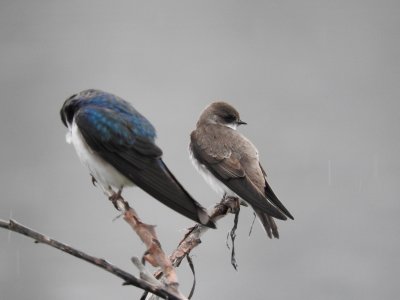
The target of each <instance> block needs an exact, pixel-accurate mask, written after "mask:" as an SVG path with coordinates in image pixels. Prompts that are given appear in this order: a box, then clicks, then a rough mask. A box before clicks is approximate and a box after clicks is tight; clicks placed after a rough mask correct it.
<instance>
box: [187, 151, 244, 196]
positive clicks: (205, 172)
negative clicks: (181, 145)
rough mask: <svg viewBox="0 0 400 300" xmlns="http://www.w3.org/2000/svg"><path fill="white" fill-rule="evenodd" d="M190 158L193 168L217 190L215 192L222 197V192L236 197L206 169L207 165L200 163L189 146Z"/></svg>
mask: <svg viewBox="0 0 400 300" xmlns="http://www.w3.org/2000/svg"><path fill="white" fill-rule="evenodd" d="M189 155H190V160H191V161H192V164H193V166H194V168H195V169H196V170H197V171H198V172H199V173H200V175H201V176H202V177H203V178H204V180H205V181H206V182H207V183H208V185H209V186H211V188H212V189H213V190H214V191H216V192H217V194H218V195H219V196H220V197H221V198H222V197H223V195H224V194H226V195H227V196H233V197H238V196H237V195H236V194H235V193H234V192H233V191H232V190H231V189H229V188H228V187H227V186H226V185H225V184H223V183H222V182H221V181H219V180H218V179H217V178H215V176H214V175H213V174H212V173H211V172H210V171H209V170H208V169H207V167H206V166H205V165H203V164H201V163H200V162H199V161H198V160H197V159H196V158H195V157H194V155H193V152H192V149H190V148H189Z"/></svg>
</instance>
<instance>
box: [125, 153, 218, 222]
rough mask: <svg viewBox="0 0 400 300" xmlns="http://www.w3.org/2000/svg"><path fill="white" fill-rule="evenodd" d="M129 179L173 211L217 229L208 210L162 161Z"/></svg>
mask: <svg viewBox="0 0 400 300" xmlns="http://www.w3.org/2000/svg"><path fill="white" fill-rule="evenodd" d="M127 177H128V178H129V179H131V180H132V181H133V182H134V183H135V184H136V185H137V186H139V187H140V188H142V189H143V190H145V191H146V192H147V193H149V194H150V195H152V196H153V197H154V198H156V199H157V200H159V201H160V202H162V203H164V204H165V205H167V206H168V207H170V208H172V209H173V210H175V211H177V212H179V213H181V214H182V215H184V216H186V217H188V218H189V219H192V220H193V221H195V222H197V223H200V224H202V225H205V226H207V227H210V228H216V226H215V224H214V223H213V222H212V221H211V220H210V217H209V215H208V214H207V210H206V209H205V208H203V206H201V205H200V203H198V202H197V201H196V200H194V199H193V198H192V197H191V196H190V195H189V193H188V192H187V191H186V190H185V189H184V188H183V186H182V185H181V184H180V183H179V181H178V180H177V179H176V178H175V176H174V175H173V174H172V173H171V172H170V171H169V170H168V168H167V166H166V165H165V164H164V162H163V161H162V160H159V161H156V162H153V163H152V164H151V165H150V164H149V165H147V167H146V168H145V169H143V170H140V176H138V175H137V174H135V173H129V174H127Z"/></svg>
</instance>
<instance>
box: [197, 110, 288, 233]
mask: <svg viewBox="0 0 400 300" xmlns="http://www.w3.org/2000/svg"><path fill="white" fill-rule="evenodd" d="M244 124H246V122H243V121H242V120H241V119H240V116H239V113H238V111H237V110H236V109H235V108H233V107H232V106H231V105H229V104H228V103H225V102H215V103H212V104H210V105H209V106H207V107H206V108H205V109H204V111H203V112H202V114H201V115H200V118H199V120H198V122H197V126H196V130H194V131H193V132H192V133H191V135H190V138H191V142H190V156H191V159H192V162H193V164H194V166H195V167H196V169H197V170H198V171H199V172H200V174H201V175H203V177H204V179H205V180H206V181H207V183H208V184H210V185H211V186H212V187H213V188H214V189H215V190H216V191H217V192H218V193H220V194H221V195H224V196H233V197H239V198H240V199H242V200H244V201H245V202H247V203H248V204H250V205H251V206H252V207H253V209H254V211H255V213H256V214H257V216H258V218H259V219H260V221H261V223H262V225H263V227H264V229H265V231H266V232H267V234H268V236H269V237H270V238H272V236H274V237H276V238H279V233H278V227H277V226H276V223H275V221H274V219H273V218H277V219H280V220H286V219H287V218H290V219H293V216H292V215H291V214H290V212H289V211H288V210H287V209H286V208H285V206H283V204H282V203H281V202H280V201H279V199H278V197H277V196H276V195H275V193H274V192H273V191H272V189H271V187H270V186H269V184H268V182H267V175H266V173H265V171H264V169H263V167H262V166H261V164H260V161H259V156H258V150H257V148H256V147H255V146H254V145H253V143H252V142H250V141H249V140H248V139H247V138H246V137H244V136H243V135H242V134H240V133H239V132H238V131H236V128H237V127H238V126H239V125H244Z"/></svg>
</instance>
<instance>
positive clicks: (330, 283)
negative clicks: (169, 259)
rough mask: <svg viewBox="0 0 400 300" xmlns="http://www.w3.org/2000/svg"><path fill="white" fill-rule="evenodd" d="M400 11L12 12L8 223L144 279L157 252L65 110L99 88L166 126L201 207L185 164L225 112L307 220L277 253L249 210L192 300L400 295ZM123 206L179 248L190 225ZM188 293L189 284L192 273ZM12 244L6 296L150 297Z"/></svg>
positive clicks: (170, 159) (131, 8) (156, 4)
mask: <svg viewBox="0 0 400 300" xmlns="http://www.w3.org/2000/svg"><path fill="white" fill-rule="evenodd" d="M399 16H400V2H399V1H351V0H350V1H321V0H318V1H317V0H316V1H215V0H214V1H132V0H129V1H94V0H93V1H77V0H72V1H19V0H9V1H7V0H3V1H1V3H0V67H1V68H0V87H1V89H0V97H1V109H0V140H1V146H0V154H1V155H0V166H1V167H0V182H1V201H0V218H9V217H10V216H11V217H12V218H15V219H16V220H18V221H19V222H22V223H23V224H26V225H27V226H29V227H32V228H34V229H36V230H38V231H40V232H43V233H45V234H48V235H49V236H51V237H53V238H56V239H58V240H60V241H63V242H65V243H67V244H70V245H72V246H75V247H77V248H79V249H81V250H84V251H86V252H88V253H90V254H92V255H96V256H99V257H103V258H106V259H107V260H109V261H110V262H112V263H115V264H116V265H118V266H120V267H121V268H123V269H125V270H127V271H130V272H133V273H135V274H137V272H136V270H135V268H134V266H133V265H132V264H131V263H130V257H131V256H133V255H137V256H140V255H142V253H143V251H144V250H145V249H144V247H143V245H142V244H141V242H140V241H139V240H138V238H137V237H136V236H135V235H134V234H133V233H132V232H131V230H130V229H129V227H128V226H127V225H126V224H125V223H124V222H123V221H122V220H118V221H115V222H112V219H113V218H114V217H115V216H116V211H115V210H114V209H113V207H112V206H111V205H110V203H109V202H108V200H107V199H106V198H105V197H104V196H103V195H102V193H101V191H100V190H99V189H97V188H94V187H93V186H92V184H91V182H90V177H89V175H88V172H87V170H86V169H85V168H84V167H83V166H82V165H81V164H80V163H79V161H78V158H77V155H76V154H75V151H74V149H73V147H72V146H71V145H67V144H66V143H65V132H66V129H65V128H64V127H63V125H62V123H61V121H60V118H59V109H60V108H61V105H62V103H63V101H64V100H65V99H66V98H67V97H69V96H70V95H72V94H74V93H76V92H79V91H81V90H83V89H87V88H99V89H103V90H106V91H109V92H112V93H115V94H117V95H119V96H121V97H123V98H124V99H126V100H128V101H130V102H131V103H132V104H133V105H134V106H135V107H136V108H137V109H138V110H139V111H140V112H141V113H142V114H144V115H145V116H147V117H148V119H149V120H150V121H151V122H152V123H153V124H154V125H155V127H156V128H158V134H159V139H158V145H159V146H160V147H161V148H162V149H163V150H164V153H165V155H164V158H165V162H166V163H167V165H168V166H169V167H170V169H171V170H172V171H173V172H174V173H175V175H176V176H177V178H178V179H179V180H180V181H181V182H182V184H183V185H184V186H185V187H186V188H187V189H188V190H189V191H190V193H191V194H192V195H193V196H194V197H195V198H196V199H198V201H199V202H201V203H202V204H203V205H204V206H210V205H212V204H213V203H215V202H216V201H218V200H219V199H217V196H216V194H214V192H213V191H212V190H211V189H210V188H209V187H208V186H207V185H206V183H205V182H204V181H203V179H202V178H201V177H200V175H198V174H197V173H196V171H195V170H194V168H193V167H192V166H191V164H190V161H189V159H188V150H187V149H188V142H189V134H190V132H191V130H192V129H193V128H194V126H195V123H196V120H197V118H198V116H199V114H200V112H201V110H202V109H203V108H204V107H205V106H206V105H207V104H208V103H210V102H211V101H214V100H220V99H223V100H226V101H228V102H229V103H231V104H232V105H234V106H235V107H236V108H237V109H238V110H239V111H240V112H241V117H242V119H243V120H244V121H247V122H248V126H246V127H243V128H240V130H241V132H243V133H244V134H245V135H246V136H247V137H249V138H250V139H251V140H252V141H253V142H254V143H255V144H256V145H257V146H258V148H259V151H260V156H261V160H262V163H263V164H264V166H265V168H266V170H267V172H268V175H269V178H270V184H271V186H272V187H273V189H274V190H275V192H276V194H277V195H278V196H279V198H280V199H281V201H282V202H283V203H284V204H285V205H286V206H287V208H288V209H289V210H290V211H291V212H292V214H293V215H294V216H295V221H287V222H281V221H279V228H280V233H281V239H280V240H269V239H268V238H266V235H265V234H264V232H263V231H262V228H261V226H260V225H259V224H258V223H255V228H254V230H253V234H252V236H251V237H250V238H249V237H248V230H249V228H250V224H251V221H252V212H251V210H250V209H244V210H243V211H242V213H241V215H240V220H239V231H238V237H237V244H236V246H237V249H236V250H237V260H238V264H239V271H238V272H236V271H235V270H234V269H233V268H232V267H231V265H230V252H229V250H228V249H227V248H226V245H225V240H226V234H227V232H228V230H229V229H230V228H231V226H232V222H233V216H229V217H228V218H225V219H224V220H223V221H222V222H221V223H220V224H218V225H219V228H218V230H216V231H212V232H209V233H208V234H207V235H206V236H205V237H204V238H203V243H202V245H201V246H200V247H199V248H198V249H196V250H195V251H194V252H193V254H194V262H195V266H196V271H197V289H196V293H195V297H194V299H274V300H283V299H363V300H368V299H394V298H396V297H397V296H398V294H399V292H400V289H399V284H398V280H399V277H400V268H399V266H400V259H399V253H400V240H399V237H400V234H399V228H400V219H399V213H400V205H399V191H398V188H399V180H400V158H399V153H400V136H399V128H400V111H399V110H400V101H399V100H400V99H399V98H400V97H399V96H400V84H399V80H400V18H399ZM126 192H127V193H125V195H126V198H127V199H129V201H130V203H131V204H133V205H134V207H135V208H136V209H137V210H138V212H139V213H140V215H141V216H142V218H143V219H144V220H145V221H147V222H148V223H151V224H157V225H158V227H157V229H158V233H159V237H160V240H161V242H162V244H163V247H164V249H165V250H166V252H168V253H170V252H171V251H172V250H173V249H174V247H175V246H176V245H177V243H178V241H179V240H180V239H181V237H182V236H183V229H184V228H185V227H187V226H188V225H189V224H191V222H190V221H189V220H187V219H185V218H184V217H182V216H180V215H178V214H177V213H175V212H173V211H172V210H170V209H168V208H166V207H165V206H163V205H162V204H160V203H159V202H158V201H156V200H154V199H152V198H151V197H149V196H148V195H146V194H145V193H144V192H142V191H141V190H139V189H130V190H128V191H126ZM178 275H179V277H180V281H181V289H182V291H183V292H185V293H188V291H189V290H190V287H191V280H192V277H191V275H190V270H189V269H188V267H187V265H186V264H185V263H184V264H183V265H182V267H180V268H179V270H178ZM121 283H122V282H121V280H119V279H118V278H116V277H114V276H112V275H110V274H108V273H106V272H104V271H102V270H100V269H97V268H96V267H94V266H92V265H89V264H88V263H86V262H83V261H81V260H78V259H76V258H74V257H71V256H69V255H66V254H64V253H61V252H60V251H58V250H55V249H53V248H50V247H47V246H44V245H35V244H34V243H33V242H32V240H30V239H27V238H25V237H23V236H20V235H17V234H10V233H9V232H7V231H4V230H1V231H0V300H17V299H18V300H24V299H42V300H47V299H59V300H64V299H97V300H103V299H120V300H122V299H138V298H139V295H140V294H141V291H140V290H138V289H136V288H134V287H122V286H121Z"/></svg>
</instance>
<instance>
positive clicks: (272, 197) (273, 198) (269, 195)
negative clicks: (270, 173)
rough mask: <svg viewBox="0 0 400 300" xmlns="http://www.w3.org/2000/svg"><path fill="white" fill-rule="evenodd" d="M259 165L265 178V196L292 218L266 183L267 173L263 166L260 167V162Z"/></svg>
mask: <svg viewBox="0 0 400 300" xmlns="http://www.w3.org/2000/svg"><path fill="white" fill-rule="evenodd" d="M259 165H260V169H261V171H262V173H263V175H264V180H265V187H264V191H265V195H266V196H267V198H268V199H269V200H270V201H271V202H272V203H274V204H275V205H276V206H277V207H279V209H280V210H281V211H283V212H284V213H285V215H286V216H288V217H289V218H290V219H292V220H293V219H294V218H293V216H292V214H291V213H290V212H289V211H288V210H287V208H286V207H285V206H284V205H283V204H282V202H281V201H280V200H279V199H278V197H277V196H276V195H275V193H274V191H273V190H272V189H271V187H270V185H269V184H268V181H267V173H266V172H265V170H264V168H263V167H262V165H261V164H259Z"/></svg>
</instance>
